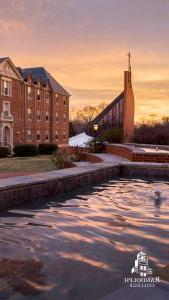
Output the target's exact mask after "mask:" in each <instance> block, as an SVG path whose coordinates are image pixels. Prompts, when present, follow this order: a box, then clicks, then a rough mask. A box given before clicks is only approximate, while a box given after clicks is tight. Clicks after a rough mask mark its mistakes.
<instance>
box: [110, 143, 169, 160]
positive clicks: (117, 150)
mask: <svg viewBox="0 0 169 300" xmlns="http://www.w3.org/2000/svg"><path fill="white" fill-rule="evenodd" d="M105 152H106V153H110V154H114V155H117V156H121V157H124V158H127V159H128V160H130V161H134V162H154V163H155V162H156V163H169V154H167V153H134V152H132V149H130V148H127V146H125V145H124V146H123V145H111V144H108V145H106V147H105Z"/></svg>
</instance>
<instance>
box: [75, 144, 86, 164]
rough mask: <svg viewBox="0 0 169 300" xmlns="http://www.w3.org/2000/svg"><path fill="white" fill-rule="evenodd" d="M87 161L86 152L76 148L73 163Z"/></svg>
mask: <svg viewBox="0 0 169 300" xmlns="http://www.w3.org/2000/svg"><path fill="white" fill-rule="evenodd" d="M83 160H85V154H84V150H83V149H81V148H80V147H78V146H76V147H75V151H74V155H72V161H83Z"/></svg>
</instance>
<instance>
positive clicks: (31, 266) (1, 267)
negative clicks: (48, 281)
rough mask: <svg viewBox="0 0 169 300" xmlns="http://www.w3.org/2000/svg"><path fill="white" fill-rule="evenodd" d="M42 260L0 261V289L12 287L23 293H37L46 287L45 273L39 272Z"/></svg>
mask: <svg viewBox="0 0 169 300" xmlns="http://www.w3.org/2000/svg"><path fill="white" fill-rule="evenodd" d="M42 267H43V264H42V262H40V261H36V260H14V259H13V260H10V259H3V260H1V261H0V279H1V282H2V283H1V285H0V291H1V292H2V290H4V289H5V288H6V287H9V286H10V287H12V288H13V290H14V291H17V292H19V293H22V294H23V295H38V294H40V293H41V291H43V290H44V289H46V288H49V287H45V275H44V274H42V273H41V269H42Z"/></svg>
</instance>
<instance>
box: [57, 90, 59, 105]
mask: <svg viewBox="0 0 169 300" xmlns="http://www.w3.org/2000/svg"><path fill="white" fill-rule="evenodd" d="M56 103H57V104H58V103H59V95H58V94H57V93H56Z"/></svg>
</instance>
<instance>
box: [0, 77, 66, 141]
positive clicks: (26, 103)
mask: <svg viewBox="0 0 169 300" xmlns="http://www.w3.org/2000/svg"><path fill="white" fill-rule="evenodd" d="M28 86H30V87H31V89H32V95H31V97H30V98H28V93H27V90H28ZM0 87H1V77H0ZM37 88H40V90H41V100H37ZM46 91H48V92H49V101H47V99H46V96H45V95H46V94H45V93H46ZM3 101H8V102H10V112H11V114H12V116H13V142H14V145H16V144H20V143H34V144H38V143H49V142H50V143H51V142H52V143H57V144H59V145H60V146H65V145H67V144H68V138H69V97H68V96H65V95H62V94H58V93H56V92H54V91H51V90H50V88H49V87H44V86H43V85H42V84H41V83H37V84H34V83H33V82H32V81H31V80H30V81H28V82H24V81H21V80H17V79H12V96H3V95H1V89H0V114H1V113H2V111H3ZM28 108H31V110H32V118H31V120H29V119H28ZM38 110H40V112H41V119H40V120H38V118H37V111H38ZM46 111H49V121H46ZM56 112H58V118H57V117H56ZM28 130H30V131H31V133H32V139H31V140H28V135H27V132H28ZM37 131H40V140H37ZM46 131H49V140H46V139H45V133H46Z"/></svg>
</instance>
